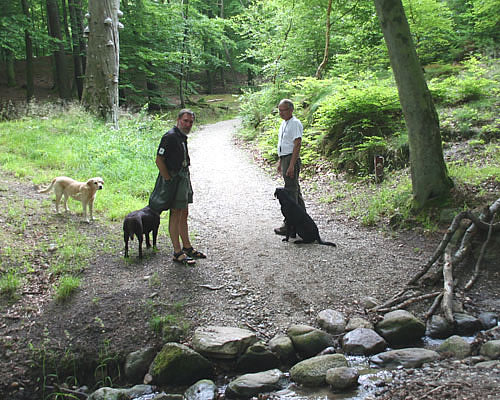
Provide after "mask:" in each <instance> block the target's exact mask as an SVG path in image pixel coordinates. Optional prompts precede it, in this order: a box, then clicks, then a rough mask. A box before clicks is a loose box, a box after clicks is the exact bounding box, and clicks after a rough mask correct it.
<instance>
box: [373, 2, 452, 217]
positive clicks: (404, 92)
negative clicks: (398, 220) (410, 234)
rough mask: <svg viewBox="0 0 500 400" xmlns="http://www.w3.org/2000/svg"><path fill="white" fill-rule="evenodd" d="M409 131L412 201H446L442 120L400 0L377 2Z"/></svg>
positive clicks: (419, 204)
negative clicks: (440, 125)
mask: <svg viewBox="0 0 500 400" xmlns="http://www.w3.org/2000/svg"><path fill="white" fill-rule="evenodd" d="M374 2H375V7H376V9H377V15H378V18H379V20H380V24H381V26H382V31H383V34H384V39H385V42H386V44H387V49H388V51H389V59H390V61H391V66H392V70H393V72H394V77H395V79H396V84H397V87H398V93H399V100H400V102H401V108H402V109H403V114H404V117H405V121H406V126H407V129H408V139H409V145H410V171H411V180H412V190H413V199H414V203H415V206H416V207H417V208H420V207H423V206H425V205H426V204H428V203H429V202H430V201H431V200H433V199H439V198H445V197H447V196H448V195H449V190H450V188H451V187H452V186H453V182H452V181H451V179H450V178H449V177H448V170H447V168H446V165H445V163H444V158H443V148H442V145H441V135H440V133H439V120H438V116H437V113H436V109H435V108H434V103H433V101H432V98H431V94H430V91H429V89H428V87H427V83H426V82H425V78H424V73H423V70H422V67H421V65H420V62H419V60H418V57H417V52H416V50H415V46H414V44H413V41H412V38H411V35H410V27H409V26H408V21H407V19H406V15H405V12H404V9H403V5H402V3H401V0H374Z"/></svg>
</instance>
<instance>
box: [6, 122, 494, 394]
mask: <svg viewBox="0 0 500 400" xmlns="http://www.w3.org/2000/svg"><path fill="white" fill-rule="evenodd" d="M237 125H238V121H237V120H231V121H224V122H220V123H217V124H213V125H207V126H203V127H201V128H200V129H199V130H197V131H196V132H194V133H193V134H192V136H191V137H190V140H189V146H190V155H191V162H192V167H191V177H192V181H193V186H194V193H195V197H194V203H193V205H192V206H191V207H190V217H189V221H190V231H191V233H192V235H193V243H194V245H195V247H196V248H198V249H199V250H201V251H203V252H205V253H206V254H207V255H208V257H207V259H204V260H199V261H198V263H197V265H196V266H195V267H184V266H180V265H178V264H176V263H174V262H173V261H172V248H171V244H170V241H169V239H168V237H167V235H166V234H165V232H166V225H167V224H166V223H165V220H164V218H162V225H161V232H160V236H159V243H158V247H159V249H158V251H157V252H153V251H150V250H148V251H146V252H145V257H144V258H143V259H142V260H140V259H138V258H137V242H135V241H134V242H132V245H131V250H130V253H131V258H130V259H128V260H127V259H124V257H123V234H122V223H121V221H114V222H109V221H106V220H105V218H104V216H102V214H101V213H100V210H99V208H98V207H97V210H95V214H96V215H97V218H98V219H97V220H96V221H94V222H93V223H91V224H85V223H82V222H81V220H82V216H81V213H80V211H78V212H77V213H75V210H80V205H79V204H78V203H76V202H71V200H70V204H69V206H70V209H72V210H73V212H72V213H70V214H61V215H56V214H54V205H53V202H52V201H49V199H50V200H51V199H52V198H53V195H50V196H49V195H47V194H39V193H38V192H37V188H36V187H35V186H34V185H33V184H32V183H31V182H30V180H29V178H28V177H27V178H25V179H22V180H18V179H16V178H15V177H14V176H12V175H10V174H8V173H6V172H5V171H3V170H1V169H0V224H1V226H2V229H1V231H0V245H1V249H0V257H2V255H7V253H8V254H9V259H10V260H12V259H15V257H12V255H13V254H14V255H16V254H18V255H19V259H20V260H24V261H25V262H26V264H27V265H26V274H25V281H24V285H23V289H22V292H21V293H20V295H19V297H18V298H17V299H16V300H15V301H6V300H5V299H2V300H0V344H1V347H0V398H9V399H42V398H44V393H43V390H50V387H54V385H55V384H56V383H57V382H60V380H61V379H62V378H63V377H73V378H71V379H68V380H67V381H66V384H67V385H68V386H69V387H72V385H74V384H76V379H75V377H77V378H78V384H85V383H87V384H92V383H96V382H97V383H100V384H119V383H120V378H121V376H120V373H119V371H118V370H117V369H116V365H119V364H120V363H121V362H123V360H124V357H125V356H126V354H128V353H129V352H131V351H134V350H137V349H139V348H141V347H144V346H147V345H151V346H155V347H156V348H160V347H161V345H162V338H161V335H159V334H158V333H157V332H155V331H154V330H153V329H152V324H151V322H152V321H153V320H154V319H155V318H157V317H164V319H165V320H167V321H169V322H171V323H175V324H178V325H180V326H181V327H182V328H183V329H184V332H185V335H184V339H183V340H184V342H185V343H186V344H189V343H190V338H191V335H192V333H193V331H194V329H195V328H196V327H198V326H205V325H209V324H210V325H226V326H239V327H244V328H247V329H251V330H253V331H255V332H256V333H257V335H258V336H259V337H260V338H262V339H263V340H267V339H269V338H271V337H273V336H274V335H275V334H276V333H279V332H284V331H286V329H287V327H288V326H289V325H290V324H294V323H300V324H312V325H315V324H316V316H317V314H318V312H319V311H321V310H324V309H327V308H330V309H335V310H339V311H342V312H343V313H344V314H345V315H346V316H347V317H352V316H356V315H357V316H364V317H369V316H368V315H367V314H366V312H365V310H364V309H363V307H362V305H361V300H362V299H363V297H365V296H372V297H375V298H377V299H379V300H380V301H383V300H386V299H388V298H389V297H390V296H392V295H393V294H395V293H396V292H398V291H399V290H400V289H401V288H402V287H403V285H404V284H405V283H406V282H407V281H408V280H409V278H410V277H412V276H413V274H415V272H416V271H417V270H418V269H419V268H420V266H421V265H423V264H424V263H425V262H426V261H427V259H428V258H429V256H430V255H431V254H432V252H433V251H434V250H435V248H436V246H437V244H438V243H439V241H440V239H441V237H442V235H443V231H440V232H437V233H434V234H425V233H424V232H423V231H420V230H418V229H415V230H404V231H398V232H394V231H391V230H389V229H388V228H386V227H384V226H380V227H374V228H365V227H361V226H360V225H359V223H358V222H357V221H356V220H353V219H351V218H349V217H348V216H347V215H344V214H341V213H336V212H335V211H334V209H333V208H332V206H331V205H330V204H326V203H322V202H320V201H319V199H320V198H321V197H323V196H324V195H325V194H327V193H329V192H331V189H330V186H329V183H328V179H330V178H328V179H327V177H324V179H323V180H322V179H321V175H320V174H318V175H316V176H315V177H314V179H310V180H308V181H304V183H303V191H304V197H305V200H306V206H307V208H308V212H309V214H310V215H311V216H312V217H313V219H314V220H315V221H316V222H317V224H318V226H319V230H320V233H321V236H322V237H323V239H324V240H329V241H334V242H336V244H337V247H336V248H335V247H329V246H321V245H318V244H309V245H295V244H294V243H293V242H288V243H285V242H282V241H281V237H279V236H276V235H275V234H274V232H273V228H275V227H277V226H279V225H280V224H281V221H282V216H281V213H280V208H279V203H278V202H277V200H275V199H274V197H273V193H274V189H275V187H277V186H281V180H280V179H279V177H278V176H277V175H276V174H274V173H270V172H269V171H267V172H266V171H265V170H264V169H262V168H261V167H260V166H259V165H258V163H255V162H254V160H253V157H252V153H251V152H249V151H247V150H244V149H242V146H241V145H240V144H238V143H237V142H236V141H235V140H234V136H233V135H234V132H235V130H236V129H237ZM101 175H102V176H103V177H104V179H105V180H106V171H102V174H101ZM151 184H152V186H153V184H154V182H152V183H151ZM103 190H106V187H105V188H104V189H103ZM97 196H99V194H97ZM131 211H132V210H131ZM71 231H76V232H78V234H79V235H82V236H83V237H84V238H85V241H86V243H91V254H90V255H89V262H88V265H86V266H85V268H84V270H83V271H82V272H81V278H82V283H81V286H80V288H79V290H78V291H77V292H76V293H75V294H74V295H72V296H71V297H70V298H69V299H68V300H67V301H65V302H57V301H55V300H54V290H55V289H54V282H55V280H56V276H55V275H54V274H53V273H52V272H51V271H53V270H52V269H51V266H53V265H54V264H55V263H57V262H58V260H59V257H60V256H61V255H62V254H63V252H64V251H65V243H64V240H63V239H62V238H63V237H65V235H66V234H67V233H68V232H71ZM26 249H32V250H31V251H27V250H26ZM44 249H45V250H44ZM0 259H1V258H0ZM1 268H3V269H4V272H5V271H7V270H8V266H7V265H4V264H2V265H1ZM471 268H472V266H470V267H469V266H464V267H463V268H462V269H461V270H462V271H463V273H462V274H460V273H459V274H458V275H457V279H458V280H459V281H460V280H461V281H463V280H464V279H467V278H468V276H469V275H468V274H469V273H470V269H471ZM499 272H500V271H499V270H498V265H497V266H496V267H495V268H489V269H486V270H485V271H484V272H483V274H482V275H481V277H480V280H479V282H478V283H477V284H476V286H475V287H474V288H473V289H472V290H471V291H470V292H468V293H467V297H466V299H465V300H466V301H465V303H466V304H465V305H466V310H467V311H469V312H471V313H472V314H477V312H479V311H492V312H496V313H499V312H500V301H499V300H498V287H499V283H500V273H499ZM428 306H429V303H425V304H421V305H418V306H415V307H413V308H412V309H410V311H413V312H415V313H416V314H417V315H421V313H422V311H425V310H426V309H427V307H428ZM33 367H35V368H33ZM471 376H473V377H474V379H470V377H471ZM440 382H444V383H442V384H441V383H440ZM459 382H466V383H467V384H466V385H465V386H466V387H465V388H464V387H460V386H457V383H459ZM498 385H499V371H498V370H492V371H484V370H477V371H473V373H472V372H471V370H470V368H468V367H467V366H465V367H464V368H456V367H455V365H454V364H453V363H451V364H450V362H449V361H447V360H443V364H439V363H438V364H437V365H436V366H435V367H429V368H426V369H424V370H423V373H422V374H421V373H415V374H413V375H408V376H407V377H405V379H404V380H403V381H401V380H399V381H398V380H397V379H395V380H393V381H392V383H389V384H387V385H386V386H385V387H384V388H383V390H382V392H384V393H383V396H385V397H384V398H386V399H410V398H415V399H416V398H419V399H420V398H427V399H434V398H436V399H437V398H439V399H441V398H453V399H486V398H498ZM436 387H438V389H439V390H435V389H436ZM333 398H335V397H332V399H333Z"/></svg>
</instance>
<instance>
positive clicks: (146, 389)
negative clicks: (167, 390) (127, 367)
mask: <svg viewBox="0 0 500 400" xmlns="http://www.w3.org/2000/svg"><path fill="white" fill-rule="evenodd" d="M151 393H153V388H152V387H151V386H149V385H136V386H134V387H132V388H130V389H115V388H110V387H102V388H100V389H97V390H96V391H95V392H94V393H92V394H91V395H90V396H89V397H88V400H122V399H135V398H136V397H140V396H144V395H147V394H151Z"/></svg>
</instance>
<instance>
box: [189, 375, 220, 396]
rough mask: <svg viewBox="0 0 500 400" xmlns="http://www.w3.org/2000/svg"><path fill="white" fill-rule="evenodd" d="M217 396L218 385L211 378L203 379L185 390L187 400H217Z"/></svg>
mask: <svg viewBox="0 0 500 400" xmlns="http://www.w3.org/2000/svg"><path fill="white" fill-rule="evenodd" d="M216 398H217V386H216V385H215V383H214V382H213V381H211V380H210V379H202V380H200V381H198V382H196V383H195V384H193V385H191V386H190V387H188V388H187V389H186V391H185V392H184V399H185V400H215V399H216Z"/></svg>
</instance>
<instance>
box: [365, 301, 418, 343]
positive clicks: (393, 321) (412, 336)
mask: <svg viewBox="0 0 500 400" xmlns="http://www.w3.org/2000/svg"><path fill="white" fill-rule="evenodd" d="M375 329H376V331H377V332H378V333H379V334H380V335H381V336H382V337H383V338H384V339H385V340H387V342H388V343H389V344H391V345H407V344H412V343H414V342H416V341H418V340H419V339H420V338H421V337H422V336H424V334H425V324H424V323H423V322H422V321H420V320H419V319H418V318H417V317H415V316H414V315H413V314H411V313H409V312H408V311H405V310H396V311H392V312H389V313H387V314H385V315H384V319H383V320H382V321H380V322H379V323H378V324H377V325H376V327H375Z"/></svg>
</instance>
